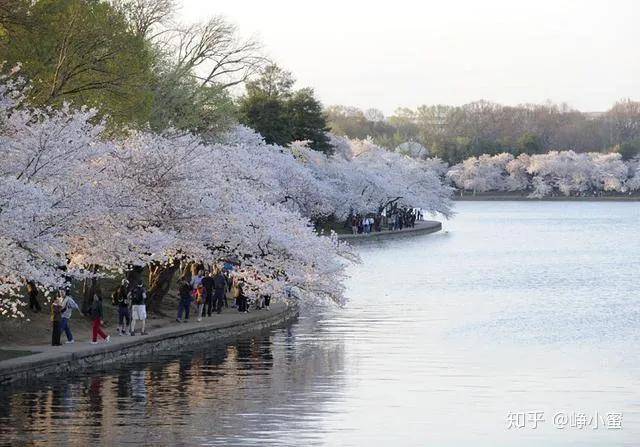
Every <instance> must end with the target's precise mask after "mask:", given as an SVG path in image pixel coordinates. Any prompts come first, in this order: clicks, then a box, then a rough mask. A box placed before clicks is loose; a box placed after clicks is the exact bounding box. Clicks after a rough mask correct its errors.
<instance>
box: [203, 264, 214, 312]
mask: <svg viewBox="0 0 640 447" xmlns="http://www.w3.org/2000/svg"><path fill="white" fill-rule="evenodd" d="M214 283H215V281H214V280H213V272H212V271H211V272H209V274H208V275H207V276H205V277H204V278H202V287H204V303H205V309H204V310H203V311H202V313H203V315H202V316H203V317H204V316H205V315H206V316H208V317H210V316H211V313H212V311H213V310H214V309H215V302H214V296H213V288H214Z"/></svg>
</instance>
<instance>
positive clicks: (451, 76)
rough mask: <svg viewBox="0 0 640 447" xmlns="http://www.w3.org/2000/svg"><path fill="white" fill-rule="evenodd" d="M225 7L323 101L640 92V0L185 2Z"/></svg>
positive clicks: (597, 104)
mask: <svg viewBox="0 0 640 447" xmlns="http://www.w3.org/2000/svg"><path fill="white" fill-rule="evenodd" d="M178 1H180V0H178ZM217 14H219V15H223V16H225V17H226V18H227V19H229V20H230V21H231V22H233V23H235V24H236V25H237V26H238V27H239V29H240V31H241V32H242V33H243V34H244V35H250V36H255V37H256V38H258V39H259V40H260V41H262V43H263V44H264V46H265V49H266V52H267V55H268V56H269V57H271V58H273V59H274V60H275V61H276V62H277V63H278V64H279V65H281V66H283V67H284V68H286V69H288V70H289V71H291V72H293V74H294V76H295V77H296V79H297V80H298V83H297V84H296V86H297V87H307V86H308V87H313V88H314V89H315V91H316V93H317V96H318V97H319V98H320V99H321V101H322V102H323V104H324V105H332V104H343V105H351V106H357V107H360V108H365V109H366V108H369V107H376V108H379V109H381V110H382V111H384V112H385V113H386V114H389V113H391V112H393V111H394V110H395V109H396V107H416V106H418V105H421V104H452V105H459V104H464V103H467V102H470V101H474V100H478V99H487V100H491V101H495V102H499V103H503V104H519V103H525V102H535V103H541V102H545V101H547V100H551V101H554V102H566V103H568V104H569V105H571V106H573V107H576V108H578V109H580V110H583V111H604V110H606V109H608V108H609V107H610V106H611V105H612V104H613V103H614V102H615V101H616V100H618V99H621V98H631V99H635V100H639V99H640V0H597V1H592V0H582V1H581V0H555V1H554V0H529V1H519V0H510V1H509V0H437V1H431V0H426V1H408V0H394V1H392V0H387V1H383V2H380V1H360V0H357V1H352V0H342V1H338V0H315V1H310V0H297V1H295V0H271V1H268V0H262V1H248V0H215V1H203V0H183V7H182V9H181V11H180V18H181V19H183V20H184V21H187V22H192V21H197V20H203V19H205V18H206V17H209V16H212V15H217Z"/></svg>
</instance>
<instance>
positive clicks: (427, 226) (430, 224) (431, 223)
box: [339, 220, 442, 242]
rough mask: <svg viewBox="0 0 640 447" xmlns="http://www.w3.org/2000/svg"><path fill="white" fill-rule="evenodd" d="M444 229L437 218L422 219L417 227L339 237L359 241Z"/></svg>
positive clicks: (427, 232) (417, 223)
mask: <svg viewBox="0 0 640 447" xmlns="http://www.w3.org/2000/svg"><path fill="white" fill-rule="evenodd" d="M440 230H442V223H441V222H438V221H435V220H422V221H419V222H416V226H415V227H409V228H403V229H402V230H395V231H388V230H385V231H378V232H375V231H374V232H371V233H369V234H341V235H340V236H339V237H340V239H341V240H344V241H349V242H352V241H359V240H366V239H381V238H386V237H391V236H398V235H405V234H414V235H418V234H429V233H435V232H436V231H440Z"/></svg>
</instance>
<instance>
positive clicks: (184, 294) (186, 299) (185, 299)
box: [176, 276, 192, 323]
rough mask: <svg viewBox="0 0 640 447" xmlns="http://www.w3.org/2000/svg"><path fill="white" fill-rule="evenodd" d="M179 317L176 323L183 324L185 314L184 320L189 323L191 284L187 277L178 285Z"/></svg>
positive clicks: (181, 279)
mask: <svg viewBox="0 0 640 447" xmlns="http://www.w3.org/2000/svg"><path fill="white" fill-rule="evenodd" d="M178 295H179V300H180V301H178V316H177V318H176V321H177V322H178V323H182V314H183V312H184V320H185V321H189V311H190V310H191V299H192V295H191V284H190V283H189V281H188V280H187V278H186V277H184V276H183V277H182V278H180V282H179V283H178Z"/></svg>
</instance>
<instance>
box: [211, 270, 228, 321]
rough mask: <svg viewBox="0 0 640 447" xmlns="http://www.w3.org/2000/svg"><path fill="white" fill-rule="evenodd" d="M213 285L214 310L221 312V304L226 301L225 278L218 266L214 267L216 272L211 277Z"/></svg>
mask: <svg viewBox="0 0 640 447" xmlns="http://www.w3.org/2000/svg"><path fill="white" fill-rule="evenodd" d="M213 287H214V289H215V292H214V298H213V302H214V304H215V307H216V312H217V313H220V312H222V306H223V305H224V304H225V302H226V293H227V279H226V278H225V277H224V273H222V269H220V268H219V267H218V268H216V274H215V276H214V277H213Z"/></svg>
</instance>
